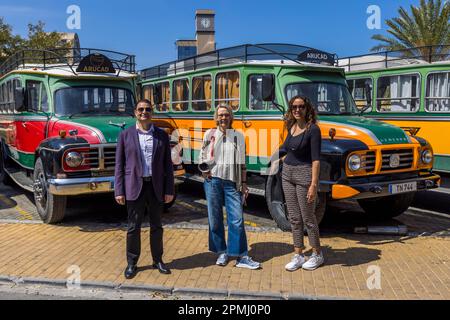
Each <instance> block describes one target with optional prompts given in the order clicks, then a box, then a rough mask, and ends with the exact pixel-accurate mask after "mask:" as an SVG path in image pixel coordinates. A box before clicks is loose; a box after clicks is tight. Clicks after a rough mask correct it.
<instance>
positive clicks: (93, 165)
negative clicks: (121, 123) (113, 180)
mask: <svg viewBox="0 0 450 320" xmlns="http://www.w3.org/2000/svg"><path fill="white" fill-rule="evenodd" d="M83 157H84V164H86V165H89V166H90V169H91V171H101V170H107V171H110V170H114V166H115V165H116V145H96V146H91V147H90V148H89V151H88V152H83Z"/></svg>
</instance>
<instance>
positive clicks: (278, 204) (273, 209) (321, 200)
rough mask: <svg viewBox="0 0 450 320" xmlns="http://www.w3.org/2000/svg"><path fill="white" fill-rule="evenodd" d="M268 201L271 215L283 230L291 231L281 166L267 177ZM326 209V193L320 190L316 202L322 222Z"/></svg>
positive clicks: (318, 220) (317, 211) (318, 215)
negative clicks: (275, 172) (276, 171)
mask: <svg viewBox="0 0 450 320" xmlns="http://www.w3.org/2000/svg"><path fill="white" fill-rule="evenodd" d="M266 201H267V207H268V208H269V212H270V215H271V216H272V218H273V220H275V222H276V223H277V225H278V227H279V228H280V229H281V230H283V231H291V223H290V222H289V219H288V217H287V208H286V202H285V201H284V194H283V187H282V184H281V166H280V170H278V173H277V174H275V175H270V176H268V177H267V182H266ZM325 211H326V193H324V192H320V193H319V194H318V197H317V202H316V219H317V223H318V224H320V223H321V222H322V219H323V217H324V215H325Z"/></svg>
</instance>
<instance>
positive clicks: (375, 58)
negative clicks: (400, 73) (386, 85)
mask: <svg viewBox="0 0 450 320" xmlns="http://www.w3.org/2000/svg"><path fill="white" fill-rule="evenodd" d="M444 61H449V62H450V45H435V46H424V47H415V48H410V49H404V50H393V51H382V52H376V53H371V54H365V55H358V56H351V57H345V58H342V59H339V60H338V66H339V67H341V68H344V69H345V71H346V72H350V71H363V70H373V69H388V68H394V67H401V66H406V65H413V64H431V63H434V62H444Z"/></svg>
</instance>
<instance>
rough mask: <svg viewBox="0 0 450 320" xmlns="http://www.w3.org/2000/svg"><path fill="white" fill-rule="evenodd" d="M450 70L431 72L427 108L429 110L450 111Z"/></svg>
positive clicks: (426, 100)
mask: <svg viewBox="0 0 450 320" xmlns="http://www.w3.org/2000/svg"><path fill="white" fill-rule="evenodd" d="M449 78H450V72H439V73H432V74H429V75H428V77H427V95H426V97H425V109H426V111H429V112H449V111H450V79H449Z"/></svg>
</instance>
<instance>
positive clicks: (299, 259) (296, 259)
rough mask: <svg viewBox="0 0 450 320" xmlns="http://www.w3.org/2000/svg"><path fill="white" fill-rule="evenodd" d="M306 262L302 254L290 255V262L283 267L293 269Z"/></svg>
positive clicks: (288, 269)
mask: <svg viewBox="0 0 450 320" xmlns="http://www.w3.org/2000/svg"><path fill="white" fill-rule="evenodd" d="M305 262H306V258H305V256H304V255H302V254H295V255H294V256H293V257H292V260H291V262H289V263H288V264H287V265H286V266H285V268H286V270H287V271H295V270H298V269H300V268H301V267H302V265H303V264H304V263H305Z"/></svg>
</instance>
